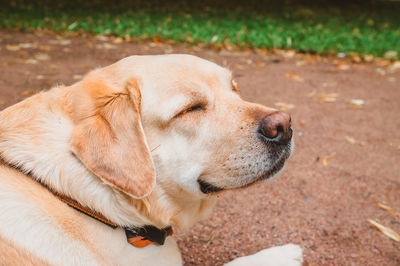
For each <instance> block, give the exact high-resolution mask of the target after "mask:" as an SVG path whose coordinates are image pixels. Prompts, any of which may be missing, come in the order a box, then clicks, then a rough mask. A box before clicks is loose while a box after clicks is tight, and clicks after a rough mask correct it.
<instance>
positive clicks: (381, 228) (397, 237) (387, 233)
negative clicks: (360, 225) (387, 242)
mask: <svg viewBox="0 0 400 266" xmlns="http://www.w3.org/2000/svg"><path fill="white" fill-rule="evenodd" d="M367 222H369V223H370V224H372V225H373V226H375V227H376V228H377V229H378V230H379V231H381V232H382V233H383V234H384V235H385V236H387V237H389V238H390V239H393V240H394V241H397V242H400V235H399V234H398V233H397V232H395V231H394V230H392V229H390V228H389V227H386V226H383V225H381V224H379V223H378V222H376V221H374V220H372V219H367Z"/></svg>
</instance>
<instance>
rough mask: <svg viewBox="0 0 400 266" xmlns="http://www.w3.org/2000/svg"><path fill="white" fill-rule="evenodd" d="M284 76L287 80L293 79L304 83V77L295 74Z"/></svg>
mask: <svg viewBox="0 0 400 266" xmlns="http://www.w3.org/2000/svg"><path fill="white" fill-rule="evenodd" d="M284 76H285V77H287V78H290V79H293V80H295V81H297V82H304V79H303V78H302V77H300V76H299V75H297V74H294V73H285V74H284Z"/></svg>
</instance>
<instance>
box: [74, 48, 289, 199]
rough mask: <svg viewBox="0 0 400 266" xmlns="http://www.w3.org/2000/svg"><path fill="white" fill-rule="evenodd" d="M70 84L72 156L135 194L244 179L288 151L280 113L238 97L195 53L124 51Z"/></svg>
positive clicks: (239, 183) (197, 191)
mask: <svg viewBox="0 0 400 266" xmlns="http://www.w3.org/2000/svg"><path fill="white" fill-rule="evenodd" d="M77 86H80V87H81V89H80V93H78V94H76V96H75V100H74V101H73V106H72V108H71V109H72V110H73V120H74V123H75V124H76V127H75V129H74V132H73V136H72V142H71V146H72V150H73V152H74V154H75V155H76V156H77V157H78V158H79V159H80V160H81V161H82V162H83V163H84V164H85V166H86V167H87V168H88V169H89V170H90V171H92V172H93V173H94V174H96V175H97V176H98V177H100V178H101V179H102V180H103V181H105V182H107V183H108V184H110V185H112V186H114V187H116V188H117V189H119V190H120V191H123V192H124V193H126V194H129V195H131V196H132V197H134V198H144V197H146V196H148V195H149V194H150V193H151V191H152V190H153V188H154V186H155V184H157V186H161V187H162V188H163V189H164V190H166V191H170V192H171V193H190V194H192V195H193V196H194V197H200V198H201V197H204V196H205V195H206V194H209V193H213V192H217V191H220V190H224V189H232V188H238V187H243V186H247V185H250V184H252V183H255V182H256V181H259V180H264V179H268V178H270V177H272V176H274V175H275V174H276V173H278V172H279V171H280V170H281V169H282V167H283V165H284V163H285V160H286V159H287V158H288V157H289V155H290V153H291V150H292V130H291V128H290V123H291V122H290V117H289V116H288V115H287V114H285V113H282V112H278V111H277V110H275V109H271V108H267V107H265V106H262V105H259V104H254V103H250V102H246V101H244V100H242V99H241V98H240V96H239V93H238V88H237V85H236V82H235V81H234V79H233V76H232V73H231V72H230V71H229V70H227V69H225V68H222V67H220V66H218V65H216V64H214V63H212V62H209V61H206V60H203V59H200V58H198V57H195V56H189V55H164V56H136V57H129V58H126V59H123V60H121V61H119V62H117V63H116V64H114V65H111V66H109V67H106V68H102V69H99V70H95V71H94V72H92V73H90V74H89V75H88V76H87V77H86V78H85V79H84V80H83V81H82V82H80V83H78V85H77Z"/></svg>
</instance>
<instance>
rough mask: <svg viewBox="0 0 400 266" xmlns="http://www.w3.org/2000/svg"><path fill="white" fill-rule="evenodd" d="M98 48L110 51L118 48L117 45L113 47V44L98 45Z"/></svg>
mask: <svg viewBox="0 0 400 266" xmlns="http://www.w3.org/2000/svg"><path fill="white" fill-rule="evenodd" d="M96 48H98V49H107V50H109V49H115V48H117V47H116V46H115V45H113V44H109V43H102V44H96Z"/></svg>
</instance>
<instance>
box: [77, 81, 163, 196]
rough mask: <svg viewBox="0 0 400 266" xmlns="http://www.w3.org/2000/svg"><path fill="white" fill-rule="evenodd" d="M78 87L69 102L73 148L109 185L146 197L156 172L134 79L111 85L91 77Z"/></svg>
mask: <svg viewBox="0 0 400 266" xmlns="http://www.w3.org/2000/svg"><path fill="white" fill-rule="evenodd" d="M81 86H82V88H79V93H77V95H76V97H75V98H74V99H75V102H74V103H73V104H72V105H73V111H72V112H73V113H74V120H75V123H76V127H75V128H74V131H73V134H72V140H71V148H72V152H73V153H74V154H75V155H76V157H78V158H79V160H80V161H81V162H82V163H83V164H84V165H85V166H86V167H87V168H88V169H89V170H90V171H91V172H93V173H94V174H95V175H96V176H98V177H99V178H101V179H102V180H103V181H104V182H106V183H107V184H109V185H111V186H113V187H115V188H117V189H118V190H120V191H123V192H124V193H126V194H128V195H130V196H132V197H133V198H137V199H139V198H144V197H146V196H148V195H149V194H150V192H151V191H152V189H153V187H154V185H155V170H154V164H153V161H152V158H151V154H150V150H149V147H148V145H147V142H146V137H145V135H144V131H143V128H142V124H141V117H140V104H141V94H140V88H139V85H138V82H137V80H135V79H131V80H129V81H128V82H127V84H126V86H123V88H112V87H111V86H109V85H107V84H106V83H105V82H104V81H101V80H99V79H98V78H92V77H90V75H89V77H87V78H85V80H84V81H83V83H82V85H81Z"/></svg>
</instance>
